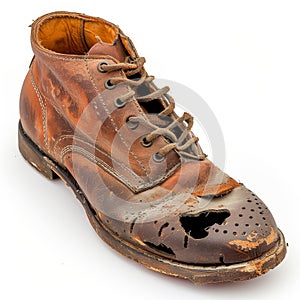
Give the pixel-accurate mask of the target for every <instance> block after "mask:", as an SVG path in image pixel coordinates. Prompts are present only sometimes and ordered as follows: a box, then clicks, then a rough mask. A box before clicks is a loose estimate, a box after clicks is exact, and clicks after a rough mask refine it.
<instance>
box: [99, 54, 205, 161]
mask: <svg viewBox="0 0 300 300" xmlns="http://www.w3.org/2000/svg"><path fill="white" fill-rule="evenodd" d="M145 62H146V60H145V58H144V57H139V58H137V59H136V60H134V61H131V62H129V61H128V59H127V60H126V61H125V62H124V63H118V64H112V65H109V64H107V63H101V64H100V65H99V68H100V70H101V71H102V72H112V71H118V70H123V71H124V73H125V74H126V76H127V77H126V78H124V77H114V78H110V79H109V80H108V81H107V84H108V86H109V87H110V88H111V87H114V86H115V85H117V84H120V83H127V84H128V85H130V86H136V87H138V86H140V85H142V84H143V83H145V82H148V83H151V82H152V81H153V80H154V76H149V75H147V73H146V71H145V70H144V69H143V66H144V63H145ZM138 73H140V78H139V79H130V78H128V77H130V76H133V75H136V74H138ZM169 90H170V88H169V87H168V86H166V87H163V88H161V89H158V88H157V90H155V91H154V92H152V93H150V94H148V95H145V96H139V97H136V100H137V101H138V102H140V103H145V102H150V101H153V100H156V99H159V98H162V97H165V99H167V101H168V102H169V103H168V105H167V106H166V108H165V109H164V110H163V111H161V112H160V113H159V116H170V115H171V114H172V113H173V112H174V109H175V101H174V99H173V98H172V97H171V96H170V95H168V92H169ZM135 94H136V93H135V91H133V90H131V91H129V92H128V93H126V94H124V95H122V96H120V97H119V98H118V99H117V100H116V102H115V103H116V105H117V106H119V107H123V106H124V105H126V103H127V102H128V101H129V100H130V98H131V97H132V96H134V95H135ZM129 121H130V122H133V123H139V122H145V123H147V125H149V126H150V127H151V128H152V129H153V131H152V132H151V133H149V134H148V135H146V136H145V137H144V138H143V144H144V145H145V146H150V145H151V144H152V142H153V141H154V140H155V139H156V138H158V137H159V136H164V137H168V139H169V140H170V141H171V142H170V143H169V144H167V145H165V146H164V147H162V148H161V149H160V150H159V151H158V152H157V153H156V155H157V158H158V160H159V159H160V158H164V157H165V155H167V154H168V153H169V152H170V151H171V150H174V149H176V150H177V151H178V153H179V154H181V155H183V156H185V157H188V158H191V159H198V160H203V159H205V157H206V155H205V154H204V153H203V151H202V149H201V147H200V145H199V144H197V142H198V140H199V138H198V137H196V136H194V135H193V133H192V132H191V129H192V126H193V117H192V116H191V115H190V114H189V113H187V112H184V113H183V115H182V116H181V117H178V118H176V119H174V120H173V122H171V123H170V124H169V125H168V126H167V127H159V126H157V125H156V124H154V123H152V122H150V120H149V119H147V118H143V117H142V116H140V117H130V120H129ZM184 123H185V124H187V125H185V124H184ZM179 124H181V125H182V126H184V127H183V128H184V130H181V135H180V136H179V137H177V136H176V135H175V133H174V132H173V131H172V129H174V128H175V127H178V125H179ZM192 144H196V146H197V149H198V153H197V154H192V153H188V152H186V151H185V150H186V149H188V148H189V147H190V146H191V145H192Z"/></svg>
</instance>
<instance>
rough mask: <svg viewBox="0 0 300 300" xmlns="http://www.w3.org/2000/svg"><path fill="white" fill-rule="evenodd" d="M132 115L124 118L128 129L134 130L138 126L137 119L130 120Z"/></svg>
mask: <svg viewBox="0 0 300 300" xmlns="http://www.w3.org/2000/svg"><path fill="white" fill-rule="evenodd" d="M132 117H134V116H130V117H128V118H127V119H126V125H127V127H128V128H129V129H131V130H134V129H136V128H137V127H138V126H139V121H131V120H130V118H132Z"/></svg>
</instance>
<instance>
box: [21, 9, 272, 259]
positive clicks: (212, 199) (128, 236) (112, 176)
mask: <svg viewBox="0 0 300 300" xmlns="http://www.w3.org/2000/svg"><path fill="white" fill-rule="evenodd" d="M31 42H32V48H33V52H34V55H35V58H34V60H33V62H32V64H31V66H30V69H29V72H28V74H27V76H26V78H25V81H24V85H23V88H22V92H21V97H20V114H21V122H22V125H23V128H24V130H25V132H26V133H27V134H28V135H29V137H30V138H31V139H32V140H33V141H34V142H35V143H36V144H37V145H38V146H39V147H40V148H41V149H42V150H43V151H45V152H46V153H47V154H49V155H50V156H51V157H52V158H53V159H54V160H55V161H56V162H57V163H58V164H60V165H61V166H62V167H65V168H67V169H68V171H69V172H70V173H71V174H72V176H73V177H74V178H75V179H76V181H77V183H78V185H79V186H80V188H81V190H82V191H83V192H84V193H85V195H86V196H87V198H88V200H89V202H90V204H91V205H92V206H93V208H94V209H95V211H96V212H97V214H98V216H99V219H100V220H101V221H102V222H103V223H104V224H105V226H107V228H108V229H109V230H111V231H112V233H113V234H116V235H118V236H120V237H121V238H122V239H124V240H126V241H128V242H131V243H133V244H135V245H137V246H138V247H141V248H144V249H145V250H147V251H150V252H153V253H156V254H159V255H163V256H165V257H169V258H170V259H175V260H179V261H183V262H187V263H195V264H220V263H233V262H240V261H245V260H249V259H251V258H254V257H256V256H258V255H260V254H262V253H263V252H265V251H267V250H268V249H270V248H271V247H272V246H273V245H274V243H275V242H276V241H277V239H278V237H277V233H276V232H277V229H276V224H275V222H274V219H273V217H272V215H271V214H270V212H269V211H268V210H267V208H266V207H265V205H264V204H263V202H262V201H261V200H260V199H259V198H258V197H257V196H256V195H254V194H252V192H250V191H249V190H247V189H246V188H245V187H244V186H243V185H241V184H239V183H237V182H236V181H235V180H234V179H232V178H230V177H229V176H228V175H226V174H224V173H223V172H222V171H221V170H219V169H218V168H217V167H216V166H214V165H213V163H212V162H210V161H209V160H208V159H203V160H196V159H188V158H184V157H181V155H180V153H179V152H178V151H177V150H176V149H173V150H171V151H170V152H169V153H167V154H166V156H165V157H164V158H163V159H162V160H161V161H155V160H154V158H153V157H154V155H155V153H157V152H158V151H159V150H160V149H161V148H162V147H164V146H166V145H168V144H170V143H171V141H170V140H169V139H168V138H167V137H165V136H163V135H162V136H158V137H157V138H155V140H153V142H152V144H151V145H150V146H148V147H145V145H143V143H142V142H141V141H142V138H143V137H144V136H146V135H147V134H149V133H151V132H152V131H153V127H152V126H151V122H152V121H153V120H154V119H155V116H153V120H152V114H154V115H155V114H158V113H159V112H160V111H161V110H163V109H164V108H166V107H167V106H168V103H167V102H166V101H165V100H164V99H162V98H160V99H157V100H155V101H154V102H153V103H151V104H149V103H148V104H147V105H146V104H145V105H142V104H141V103H140V102H139V101H137V97H138V95H139V94H141V93H142V92H141V91H140V90H139V87H135V86H130V85H128V84H127V85H126V84H118V85H116V86H115V87H114V88H112V89H110V88H108V87H107V82H108V80H110V79H111V78H127V77H128V75H127V74H126V72H125V71H124V70H122V69H121V70H120V69H119V70H115V71H110V72H101V68H100V71H99V66H101V63H105V64H108V65H115V64H119V63H123V62H124V61H125V60H126V59H128V58H130V60H131V61H134V60H135V59H137V58H138V57H139V56H138V54H137V52H136V49H135V48H134V46H133V44H132V42H131V40H130V39H129V38H128V37H127V36H125V35H124V33H123V32H122V31H121V30H120V29H119V28H118V27H116V26H115V25H113V24H111V23H109V22H107V21H105V20H103V19H100V18H94V17H88V16H86V15H82V14H76V13H67V12H56V13H51V14H48V15H45V16H43V17H41V18H39V19H37V20H36V21H35V22H34V23H33V25H32V34H31ZM144 88H145V89H147V91H148V93H151V92H154V91H155V90H156V87H155V86H154V85H153V84H152V83H151V82H147V83H145V87H144ZM131 91H132V95H131V97H130V99H129V101H128V102H127V103H126V105H125V106H123V107H116V102H115V101H116V99H118V98H120V97H122V95H124V94H126V93H127V94H128V93H130V92H131ZM151 105H152V106H151ZM149 114H150V115H149ZM130 117H140V119H141V120H144V119H147V122H143V121H141V122H139V123H138V124H130V122H129V120H130ZM177 117H178V116H176V115H175V114H172V115H171V116H170V119H171V121H172V120H175V119H176V118H177ZM171 121H170V122H171ZM153 122H155V121H153ZM133 125H134V126H133ZM197 149H198V146H197V145H196V144H195V145H191V146H190V148H189V150H188V151H191V152H194V153H197V151H198V150H197ZM249 201H250V202H249ZM261 212H263V213H261ZM250 217H251V218H250ZM237 220H238V222H237ZM237 224H238V225H237ZM204 225H205V227H204Z"/></svg>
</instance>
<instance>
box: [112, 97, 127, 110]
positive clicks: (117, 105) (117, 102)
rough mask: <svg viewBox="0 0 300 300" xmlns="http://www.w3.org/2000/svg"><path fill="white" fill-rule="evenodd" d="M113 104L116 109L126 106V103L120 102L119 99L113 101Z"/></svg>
mask: <svg viewBox="0 0 300 300" xmlns="http://www.w3.org/2000/svg"><path fill="white" fill-rule="evenodd" d="M114 103H115V107H117V108H122V107H124V106H125V104H126V102H123V101H121V100H120V99H119V98H117V99H115V101H114Z"/></svg>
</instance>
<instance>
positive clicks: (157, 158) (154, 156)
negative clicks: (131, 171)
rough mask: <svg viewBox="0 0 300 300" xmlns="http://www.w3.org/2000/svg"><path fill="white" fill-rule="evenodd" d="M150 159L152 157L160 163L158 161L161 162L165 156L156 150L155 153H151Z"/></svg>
mask: <svg viewBox="0 0 300 300" xmlns="http://www.w3.org/2000/svg"><path fill="white" fill-rule="evenodd" d="M152 159H153V160H154V161H155V162H157V163H160V162H162V161H163V160H164V159H165V157H164V156H162V155H160V154H159V153H158V152H156V153H154V154H153V155H152Z"/></svg>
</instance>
